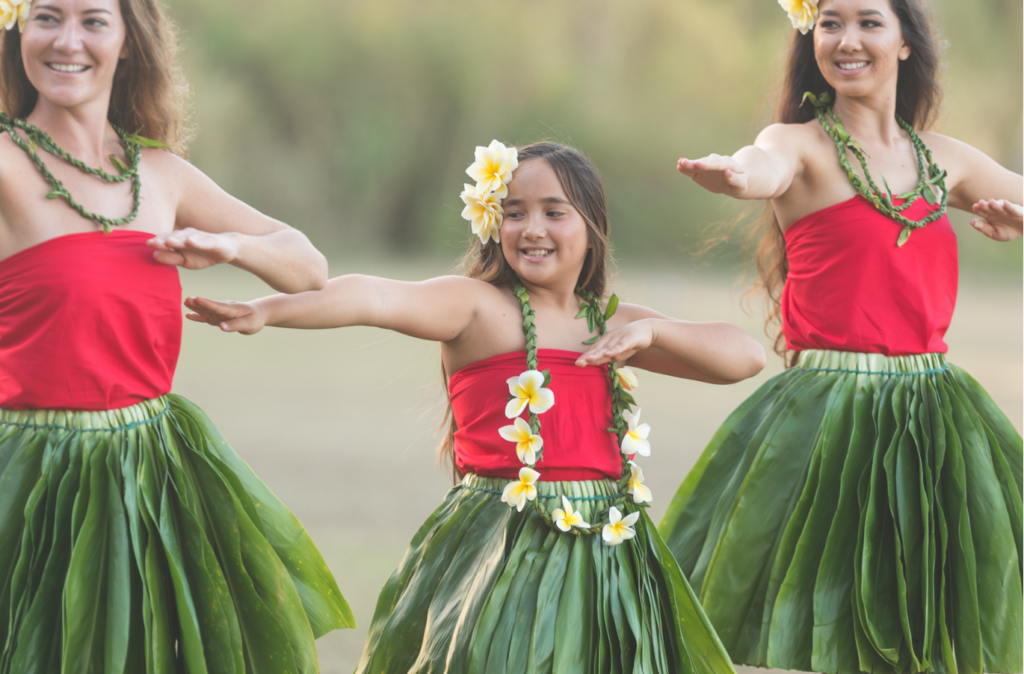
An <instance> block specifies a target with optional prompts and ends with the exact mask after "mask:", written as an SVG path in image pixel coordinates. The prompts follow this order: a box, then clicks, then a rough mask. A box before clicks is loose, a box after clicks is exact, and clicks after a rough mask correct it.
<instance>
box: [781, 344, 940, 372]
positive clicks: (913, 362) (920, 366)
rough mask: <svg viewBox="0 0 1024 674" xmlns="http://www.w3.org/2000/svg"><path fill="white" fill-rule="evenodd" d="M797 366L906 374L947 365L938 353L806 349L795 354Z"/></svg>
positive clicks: (932, 369) (843, 370)
mask: <svg viewBox="0 0 1024 674" xmlns="http://www.w3.org/2000/svg"><path fill="white" fill-rule="evenodd" d="M796 367H798V368H800V369H802V370H805V371H808V372H838V373H844V374H872V375H883V376H896V377H899V376H907V375H928V374H942V373H944V372H945V371H946V369H947V367H948V365H947V363H946V356H945V355H944V354H941V353H922V354H919V355H914V356H886V355H883V354H880V353H855V352H851V351H825V350H820V349H807V350H805V351H801V352H800V354H799V356H797V363H796Z"/></svg>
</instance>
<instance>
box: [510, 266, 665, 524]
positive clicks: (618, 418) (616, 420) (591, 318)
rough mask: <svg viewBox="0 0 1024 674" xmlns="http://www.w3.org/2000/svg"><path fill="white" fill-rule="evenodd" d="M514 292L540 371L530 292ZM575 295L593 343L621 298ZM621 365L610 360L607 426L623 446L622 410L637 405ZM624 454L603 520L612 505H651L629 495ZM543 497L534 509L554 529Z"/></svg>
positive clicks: (536, 429)
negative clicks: (604, 305)
mask: <svg viewBox="0 0 1024 674" xmlns="http://www.w3.org/2000/svg"><path fill="white" fill-rule="evenodd" d="M512 293H513V294H514V295H515V296H516V297H517V298H518V299H519V305H520V307H521V308H522V312H523V334H524V335H525V337H526V364H527V367H528V368H529V369H531V370H537V368H538V362H537V326H536V313H535V312H534V311H533V307H531V306H530V294H529V293H528V292H526V288H524V287H523V285H522V283H520V282H519V281H515V282H513V283H512ZM576 294H577V295H578V296H579V297H580V298H581V299H582V301H581V302H580V312H579V314H577V315H576V318H585V319H586V320H587V328H588V329H589V330H590V332H594V331H595V330H596V331H597V333H598V334H597V335H595V336H594V337H591V338H590V339H588V340H587V341H585V342H584V344H593V343H594V342H596V341H597V340H598V339H599V338H600V337H601V335H604V334H605V333H607V332H608V323H607V322H608V319H610V318H611V317H612V316H613V315H615V310H616V309H617V308H618V306H619V298H618V296H616V295H612V296H611V297H610V298H609V299H608V306H607V308H605V309H602V308H601V298H600V297H598V296H597V295H595V294H594V293H592V292H590V291H589V290H586V289H583V288H579V289H577V290H576ZM617 370H618V365H616V364H615V362H611V363H608V385H609V387H610V388H611V393H612V424H613V426H614V427H613V428H608V429H606V430H607V431H608V432H609V433H614V434H615V437H616V440H617V443H618V444H619V445H620V446H621V444H622V439H623V437H625V435H626V431H627V430H629V424H628V423H627V422H626V420H625V419H624V418H623V417H622V414H623V412H626V411H627V410H629V408H630V406H631V405H635V404H636V400H634V398H633V396H632V395H631V394H630V393H629V392H628V391H626V389H624V388H623V387H622V382H621V381H620V380H619V376H618V374H616V371H617ZM540 372H541V374H543V375H544V386H545V387H546V386H547V385H548V384H549V383H550V382H551V373H550V370H540ZM527 413H528V414H529V419H530V431H531V432H532V433H534V434H536V435H539V434H540V419H539V418H538V416H537V415H536V414H534V413H533V412H532V411H530V409H529V408H527ZM543 454H544V448H543V447H542V448H541V450H540V451H539V452H538V453H537V460H536V462H535V463H540V461H541V458H542V457H543ZM621 457H622V469H621V476H620V478H619V482H618V485H617V489H618V495H617V496H615V497H613V498H610V499H609V500H610V501H611V502H610V503H609V505H608V508H606V509H604V510H602V511H600V519H601V521H602V522H603V521H606V520H607V519H608V511H609V510H611V508H612V506H616V507H618V508H619V509H620V510H622V511H623V512H624V513H628V512H633V511H635V510H637V509H638V508H648V507H650V504H649V503H647V502H643V503H634V502H633V499H631V498H629V478H630V475H631V471H630V467H629V456H628V455H626V454H621ZM540 501H541V500H540V499H539V498H538V499H534V500H533V502H532V503H533V508H534V510H535V511H536V512H537V514H538V515H540V517H541V519H543V520H544V522H545V523H546V524H547V525H548V526H550V527H552V528H555V524H554V521H553V520H552V519H551V515H549V514H548V512H547V510H545V509H544V507H543V506H542V505H541V503H540ZM602 528H603V525H602V524H596V525H595V524H592V525H591V527H590V528H589V529H581V528H576V527H573V528H572V529H571V530H570V531H569V532H565V533H571V534H573V535H574V536H580V535H590V534H599V533H601V530H602Z"/></svg>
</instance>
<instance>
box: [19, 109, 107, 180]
mask: <svg viewBox="0 0 1024 674" xmlns="http://www.w3.org/2000/svg"><path fill="white" fill-rule="evenodd" d="M108 108H109V106H108V105H107V104H106V103H105V102H104V103H102V104H98V103H87V104H83V105H79V106H75V107H73V108H66V107H63V106H59V105H55V104H53V103H51V102H50V101H47V100H46V99H44V98H42V97H40V98H39V102H38V103H36V106H35V108H33V109H32V112H31V113H29V115H28V117H26V118H25V121H27V122H28V123H29V124H32V125H33V126H37V127H39V128H40V129H41V130H43V131H45V132H46V133H47V134H49V136H50V137H51V138H53V140H54V142H56V143H57V145H59V146H60V147H61V148H63V149H64V150H65V151H66V152H67V153H68V154H70V155H72V156H74V157H76V158H78V159H79V160H81V161H83V162H85V163H86V164H89V165H91V166H99V165H102V163H103V160H104V158H105V157H106V156H107V155H108V154H110V150H109V144H110V142H111V141H112V140H113V138H112V136H115V135H116V134H114V130H113V128H111V126H110V123H109V122H108V121H107V111H108Z"/></svg>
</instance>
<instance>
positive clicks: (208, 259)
mask: <svg viewBox="0 0 1024 674" xmlns="http://www.w3.org/2000/svg"><path fill="white" fill-rule="evenodd" d="M146 243H148V244H149V247H150V248H156V252H155V253H153V257H154V258H156V261H157V262H162V263H164V264H171V265H177V266H179V267H184V268H185V269H205V268H206V267H210V266H212V265H215V264H221V263H222V262H232V261H233V260H235V259H236V258H237V257H238V244H239V241H238V236H237V235H236V234H235V233H233V232H227V233H223V234H213V233H211V232H204V231H202V230H198V229H193V228H192V227H187V228H185V229H178V230H175V231H173V232H170V233H168V234H160V235H159V236H154V237H153V238H152V239H150V240H149V241H147V242H146Z"/></svg>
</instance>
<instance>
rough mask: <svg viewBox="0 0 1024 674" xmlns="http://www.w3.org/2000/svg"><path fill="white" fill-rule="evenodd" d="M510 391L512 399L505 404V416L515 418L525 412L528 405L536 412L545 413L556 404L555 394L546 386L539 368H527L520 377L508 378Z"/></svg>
mask: <svg viewBox="0 0 1024 674" xmlns="http://www.w3.org/2000/svg"><path fill="white" fill-rule="evenodd" d="M508 391H509V393H511V394H512V400H509V401H508V405H505V416H506V417H508V418H509V419H514V418H516V417H518V416H519V415H520V414H522V413H523V410H524V409H526V406H527V405H529V406H530V411H531V412H533V413H534V414H544V413H545V412H547V411H548V410H549V409H551V407H552V406H553V405H554V404H555V394H554V392H552V390H551V389H549V388H544V375H543V374H542V373H540V372H538V371H537V370H527V371H526V372H524V373H522V374H521V375H519V376H518V377H511V378H510V379H509V380H508Z"/></svg>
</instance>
